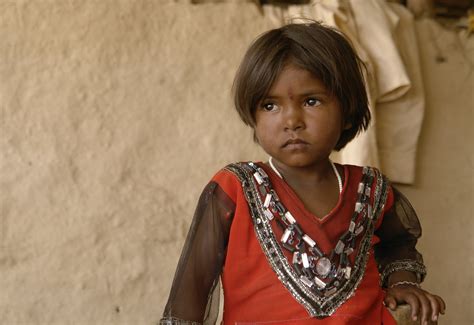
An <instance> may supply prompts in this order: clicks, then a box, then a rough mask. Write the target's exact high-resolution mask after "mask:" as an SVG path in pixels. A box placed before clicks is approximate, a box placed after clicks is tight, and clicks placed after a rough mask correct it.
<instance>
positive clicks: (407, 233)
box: [375, 187, 426, 286]
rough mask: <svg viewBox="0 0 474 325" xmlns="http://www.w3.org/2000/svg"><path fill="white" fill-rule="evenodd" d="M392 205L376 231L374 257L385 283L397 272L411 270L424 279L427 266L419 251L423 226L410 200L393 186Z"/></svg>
mask: <svg viewBox="0 0 474 325" xmlns="http://www.w3.org/2000/svg"><path fill="white" fill-rule="evenodd" d="M392 189H393V194H394V203H393V206H392V207H391V208H390V209H389V210H388V211H387V212H386V213H385V215H384V218H383V221H382V224H381V225H380V227H379V228H378V229H377V230H376V231H375V235H377V236H378V237H379V238H380V242H379V243H378V244H377V245H376V246H375V259H376V260H377V264H378V267H379V272H380V274H381V283H382V286H386V285H387V281H388V277H389V276H390V274H391V273H393V272H396V271H410V272H413V273H415V274H416V275H417V278H418V282H421V281H423V279H424V277H425V275H426V269H425V266H424V264H423V257H422V255H421V254H420V253H419V252H418V251H417V250H416V243H417V240H418V238H420V237H421V225H420V222H419V220H418V216H417V215H416V212H415V210H414V209H413V207H412V205H411V204H410V202H409V201H408V199H407V198H406V197H405V196H404V195H403V194H402V193H401V192H400V191H398V190H397V189H395V188H394V187H392Z"/></svg>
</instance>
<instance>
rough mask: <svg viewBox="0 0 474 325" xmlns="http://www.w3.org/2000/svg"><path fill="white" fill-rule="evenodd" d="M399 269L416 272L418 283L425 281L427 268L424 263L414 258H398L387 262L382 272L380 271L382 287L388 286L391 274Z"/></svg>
mask: <svg viewBox="0 0 474 325" xmlns="http://www.w3.org/2000/svg"><path fill="white" fill-rule="evenodd" d="M397 271H408V272H413V273H415V274H416V278H417V281H418V283H421V282H423V280H424V279H425V276H426V268H425V266H424V265H423V263H420V262H418V261H414V260H398V261H395V262H392V263H389V264H387V266H386V267H385V268H384V270H383V271H382V272H380V283H381V285H382V287H387V283H388V278H389V276H390V274H392V273H393V272H397Z"/></svg>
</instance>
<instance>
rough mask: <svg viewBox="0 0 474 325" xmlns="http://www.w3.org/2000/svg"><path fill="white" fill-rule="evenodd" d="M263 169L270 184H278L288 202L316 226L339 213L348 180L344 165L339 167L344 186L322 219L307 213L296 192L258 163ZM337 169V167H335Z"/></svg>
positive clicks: (266, 167)
mask: <svg viewBox="0 0 474 325" xmlns="http://www.w3.org/2000/svg"><path fill="white" fill-rule="evenodd" d="M260 164H261V165H262V166H263V167H264V168H265V171H266V172H267V174H268V175H269V176H270V178H271V182H272V183H274V182H275V181H276V182H279V183H280V184H281V188H282V189H283V190H284V191H286V193H287V194H288V196H289V197H290V200H293V201H294V202H295V206H296V207H297V208H298V210H299V211H300V212H302V213H303V214H305V215H306V216H307V217H308V218H309V219H310V220H312V221H315V222H317V223H318V224H324V223H326V222H327V221H328V220H330V219H331V217H332V216H334V215H335V214H336V213H337V211H339V210H340V209H341V207H342V205H343V204H342V203H343V197H344V194H345V192H346V188H347V184H348V180H349V168H348V167H347V166H346V165H341V166H342V168H343V170H344V184H343V185H342V191H341V193H339V197H338V200H337V203H336V205H335V206H334V207H333V208H332V209H331V210H330V211H329V212H328V213H327V214H326V215H325V216H323V217H322V218H319V217H318V216H316V215H315V214H314V213H312V212H311V211H309V209H308V208H307V207H306V206H305V204H304V202H303V201H302V200H301V198H300V197H299V196H298V195H297V194H296V192H295V191H294V190H293V188H292V187H291V186H290V185H289V184H288V183H287V182H286V181H285V180H284V179H283V178H280V176H278V175H277V173H275V171H274V170H273V169H272V168H271V167H270V166H268V165H266V164H265V163H263V162H261V163H260ZM336 167H337V166H336ZM287 209H288V207H287Z"/></svg>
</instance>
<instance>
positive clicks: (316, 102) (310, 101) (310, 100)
mask: <svg viewBox="0 0 474 325" xmlns="http://www.w3.org/2000/svg"><path fill="white" fill-rule="evenodd" d="M305 104H306V105H307V106H319V105H321V102H320V101H319V100H318V99H316V98H308V99H307V100H306V102H305Z"/></svg>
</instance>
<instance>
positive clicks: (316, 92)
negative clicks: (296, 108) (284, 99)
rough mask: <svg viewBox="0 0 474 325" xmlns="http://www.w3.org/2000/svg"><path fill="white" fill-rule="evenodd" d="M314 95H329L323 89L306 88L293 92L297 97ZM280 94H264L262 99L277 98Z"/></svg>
mask: <svg viewBox="0 0 474 325" xmlns="http://www.w3.org/2000/svg"><path fill="white" fill-rule="evenodd" d="M314 95H324V96H328V95H329V92H328V91H324V90H322V89H321V90H319V89H318V90H308V91H304V92H302V93H297V94H294V96H297V97H307V96H314ZM280 97H281V96H275V95H272V94H268V95H267V96H264V97H263V98H264V99H278V98H280Z"/></svg>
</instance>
